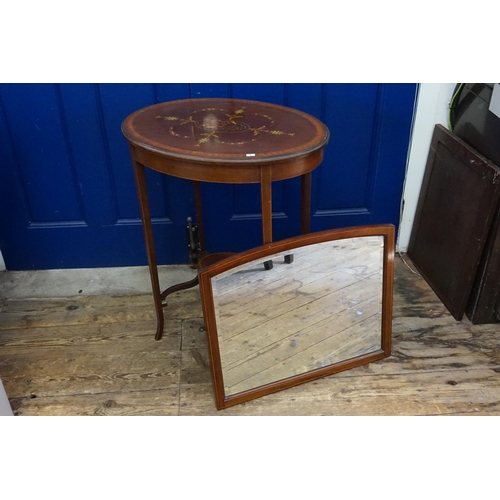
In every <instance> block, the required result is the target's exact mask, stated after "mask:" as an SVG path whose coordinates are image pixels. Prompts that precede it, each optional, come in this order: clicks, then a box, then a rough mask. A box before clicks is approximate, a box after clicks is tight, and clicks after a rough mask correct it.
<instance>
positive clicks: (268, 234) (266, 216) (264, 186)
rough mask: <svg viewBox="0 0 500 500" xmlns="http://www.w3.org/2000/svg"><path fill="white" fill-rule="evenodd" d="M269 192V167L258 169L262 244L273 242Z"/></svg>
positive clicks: (264, 166) (270, 192) (270, 194)
mask: <svg viewBox="0 0 500 500" xmlns="http://www.w3.org/2000/svg"><path fill="white" fill-rule="evenodd" d="M271 196H272V190H271V166H270V165H263V166H261V167H260V201H261V206H262V236H263V243H264V244H266V243H271V242H272V241H273V209H272V198H271Z"/></svg>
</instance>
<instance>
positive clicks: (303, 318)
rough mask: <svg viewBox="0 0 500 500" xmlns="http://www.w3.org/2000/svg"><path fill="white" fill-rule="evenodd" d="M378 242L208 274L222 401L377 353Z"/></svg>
mask: <svg viewBox="0 0 500 500" xmlns="http://www.w3.org/2000/svg"><path fill="white" fill-rule="evenodd" d="M384 242H385V236H384V235H380V234H379V235H368V236H358V237H351V238H344V239H337V240H333V241H332V240H330V241H322V242H316V243H313V244H306V245H304V246H299V247H297V248H293V249H291V250H290V249H289V248H286V249H284V250H283V251H280V252H276V253H274V254H271V255H269V254H267V255H264V256H261V257H259V258H256V259H253V260H250V261H249V262H245V263H243V264H240V265H235V266H233V267H231V268H229V269H226V270H223V271H222V272H219V273H212V274H213V275H212V276H210V280H209V281H205V284H204V286H205V287H209V288H210V291H211V294H208V295H211V297H209V302H210V303H209V304H208V305H207V304H204V307H205V308H207V307H208V308H209V309H210V314H209V317H210V320H209V321H207V329H208V334H209V343H210V347H211V354H212V364H214V363H216V364H217V367H215V370H214V377H215V378H217V377H218V378H219V380H218V384H219V388H220V390H223V393H224V394H223V398H222V400H227V399H228V398H229V399H231V397H233V396H237V395H238V394H240V393H248V391H253V390H254V389H256V388H261V387H264V386H266V387H267V386H269V384H271V385H272V384H274V383H276V382H279V381H283V380H287V379H290V378H293V377H297V376H300V375H303V374H306V373H310V372H314V371H316V370H318V369H322V368H325V367H329V366H333V365H337V364H338V363H342V362H345V361H348V360H353V359H357V358H359V357H365V358H366V359H369V356H367V355H369V354H370V353H375V352H378V353H380V352H381V350H383V337H382V330H383V317H382V316H383V296H384V294H383V280H384V251H385V250H384ZM291 254H292V255H293V257H292V258H291V259H290V257H289V259H288V260H291V261H292V262H291V263H287V262H286V261H285V256H287V255H288V256H290V255H291ZM257 255H262V253H261V254H258V253H257ZM244 260H247V261H248V259H244ZM270 260H272V261H273V265H272V267H271V269H266V268H265V266H264V262H269V261H270ZM236 263H237V262H236ZM226 267H227V266H226ZM266 267H270V266H269V265H268V266H266ZM209 274H210V273H209ZM202 285H203V282H202ZM203 294H204V290H203V287H202V295H203ZM206 296H207V294H206V291H205V297H204V301H205V299H207V297H206ZM210 299H211V300H210ZM215 337H216V338H215ZM214 353H215V356H214ZM385 355H388V354H387V353H386V354H385ZM385 355H382V356H379V357H385ZM365 362H366V361H365ZM213 369H214V367H213ZM319 371H320V372H324V370H319ZM215 382H217V381H215ZM216 386H217V383H216ZM216 390H217V387H216ZM247 399H249V398H247Z"/></svg>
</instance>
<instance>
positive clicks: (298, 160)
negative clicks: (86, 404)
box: [122, 98, 329, 340]
mask: <svg viewBox="0 0 500 500" xmlns="http://www.w3.org/2000/svg"><path fill="white" fill-rule="evenodd" d="M122 133H123V135H124V136H125V138H126V139H127V141H128V144H129V149H130V155H131V157H132V164H133V168H134V175H135V182H136V187H137V195H138V198H139V206H140V211H141V218H142V223H143V228H144V237H145V242H146V252H147V257H148V264H149V272H150V276H151V284H152V288H153V297H154V303H155V309H156V317H157V330H156V336H155V339H156V340H159V339H160V338H161V337H162V333H163V324H164V317H163V307H164V305H165V304H164V303H163V301H164V299H165V297H166V296H167V295H168V294H169V293H172V292H173V291H177V290H180V289H184V288H189V287H191V286H195V285H196V284H197V283H198V280H197V278H195V279H194V280H191V281H190V282H187V283H183V284H179V285H174V286H171V287H170V288H168V289H167V290H165V291H164V292H161V290H160V284H159V278H158V269H157V264H156V255H155V248H154V241H153V231H152V226H151V216H150V210H149V201H148V191H147V187H146V177H145V167H148V168H150V169H153V170H156V171H158V172H162V173H164V174H167V175H172V176H175V177H180V178H183V179H189V180H192V181H193V183H194V191H195V202H196V212H197V218H198V232H199V237H200V242H201V244H203V243H202V242H203V222H202V221H203V219H202V209H201V197H200V188H199V183H200V182H218V183H229V184H251V183H260V185H261V188H260V192H261V208H262V232H263V243H264V244H265V243H271V242H272V200H271V183H272V182H273V181H280V180H284V179H290V178H292V177H297V176H301V214H302V215H301V229H302V233H307V232H309V227H310V202H311V172H312V171H313V170H314V169H315V168H316V167H318V165H320V163H321V161H322V160H323V149H324V147H325V146H326V144H327V143H328V139H329V132H328V128H327V127H326V126H325V125H324V124H323V123H322V122H321V121H320V120H317V119H316V118H314V117H312V116H311V115H309V114H307V113H303V112H302V111H299V110H296V109H292V108H288V107H285V106H279V105H276V104H271V103H265V102H258V101H249V100H243V99H222V98H221V99H217V98H210V99H205V98H199V99H184V100H179V101H170V102H164V103H159V104H155V105H152V106H148V107H146V108H142V109H139V110H138V111H136V112H134V113H132V114H131V115H130V116H128V117H127V118H126V119H125V120H124V122H123V123H122ZM202 250H203V248H202ZM225 255H227V254H225ZM213 261H214V256H211V257H209V258H208V260H207V259H200V264H199V265H200V266H204V265H206V263H208V264H210V263H212V262H213Z"/></svg>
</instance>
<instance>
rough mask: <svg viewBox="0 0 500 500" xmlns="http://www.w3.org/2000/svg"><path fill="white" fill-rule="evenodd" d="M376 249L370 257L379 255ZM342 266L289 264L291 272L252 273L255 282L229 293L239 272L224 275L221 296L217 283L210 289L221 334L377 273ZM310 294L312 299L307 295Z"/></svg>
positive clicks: (256, 322) (240, 330)
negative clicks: (212, 291) (230, 286)
mask: <svg viewBox="0 0 500 500" xmlns="http://www.w3.org/2000/svg"><path fill="white" fill-rule="evenodd" d="M379 250H380V249H379ZM379 250H378V251H377V253H376V255H374V257H377V256H378V255H380V252H379ZM352 253H355V252H352ZM365 257H366V255H365ZM370 257H371V255H370ZM353 258H358V259H359V255H358V256H357V257H356V256H351V259H350V261H352V259H353ZM378 262H380V260H378ZM351 263H352V262H351ZM342 264H345V262H344V261H343V262H334V263H331V262H330V264H327V263H326V262H319V263H317V262H316V264H315V266H314V267H310V266H307V267H306V268H305V269H302V268H301V267H300V265H297V266H295V264H293V265H294V268H293V270H292V271H293V272H288V273H287V274H286V275H285V276H283V274H282V273H273V272H272V271H271V272H267V271H261V270H255V271H254V273H253V274H252V277H255V276H257V277H258V278H257V279H256V280H254V281H253V282H251V281H248V284H247V286H246V287H241V288H237V289H236V290H235V291H234V292H231V293H229V292H228V291H227V290H228V288H227V287H226V285H228V284H229V283H230V281H231V280H232V279H233V276H234V279H235V280H239V278H240V276H239V273H238V274H236V275H233V276H227V277H226V278H224V281H225V282H226V283H225V289H226V293H225V294H224V295H223V296H220V295H219V287H218V283H217V285H216V289H214V297H216V299H215V305H216V312H217V314H218V315H219V316H220V315H223V317H224V321H223V324H224V328H225V334H226V335H228V336H234V335H237V334H239V333H241V332H242V331H245V330H248V329H249V328H251V327H252V324H253V325H257V324H259V323H262V321H265V320H266V319H267V320H269V319H272V318H275V317H276V316H280V315H281V314H283V313H285V312H287V311H290V310H293V309H296V308H298V307H300V306H303V305H304V304H307V303H309V302H311V301H312V300H315V299H317V298H320V297H321V296H322V295H327V294H329V293H332V292H334V291H335V290H339V289H342V288H344V287H346V286H348V285H350V284H353V283H356V281H359V280H364V279H366V278H367V277H368V276H370V274H371V273H373V272H378V273H380V270H379V269H375V268H374V267H373V266H371V267H369V268H363V269H359V268H358V269H357V271H356V270H354V271H353V270H351V269H349V270H347V269H346V267H345V266H343V265H342ZM285 266H288V264H285ZM325 266H327V267H330V266H332V267H333V269H331V270H329V271H325ZM339 268H340V269H339ZM308 285H309V286H308ZM312 292H314V293H315V294H316V297H311V296H310V294H311V293H312ZM221 317H222V316H221Z"/></svg>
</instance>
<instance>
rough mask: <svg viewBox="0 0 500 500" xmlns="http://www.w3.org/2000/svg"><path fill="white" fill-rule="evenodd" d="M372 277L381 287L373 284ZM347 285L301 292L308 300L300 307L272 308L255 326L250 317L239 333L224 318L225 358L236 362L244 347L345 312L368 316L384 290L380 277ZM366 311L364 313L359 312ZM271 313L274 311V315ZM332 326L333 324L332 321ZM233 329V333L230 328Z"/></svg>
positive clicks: (263, 343)
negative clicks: (313, 293)
mask: <svg viewBox="0 0 500 500" xmlns="http://www.w3.org/2000/svg"><path fill="white" fill-rule="evenodd" d="M370 281H371V282H372V284H373V285H375V286H376V287H377V288H376V289H375V291H374V289H373V288H371V287H370V286H369V283H370ZM361 283H362V284H363V285H364V286H360V283H359V282H356V283H355V284H351V286H347V287H343V288H342V289H340V290H335V291H334V292H332V293H329V294H326V295H322V296H321V297H318V298H316V299H315V298H314V297H311V296H305V295H304V296H299V298H300V299H302V300H305V302H304V303H303V304H302V305H301V306H300V307H292V308H287V309H286V311H281V310H279V309H272V308H271V309H270V310H269V316H268V317H266V318H265V320H266V321H265V322H262V321H261V322H260V324H259V325H257V326H255V325H254V324H253V318H252V321H249V328H247V329H243V330H242V331H241V332H240V333H239V334H238V335H236V336H235V335H226V329H225V327H224V320H223V319H222V321H221V325H220V328H219V342H221V343H222V345H223V349H224V360H225V361H226V362H227V363H228V364H231V363H234V361H235V360H241V357H242V356H241V351H242V350H244V351H245V352H248V351H249V349H253V350H258V347H259V348H260V349H263V348H266V347H267V346H270V345H272V344H273V343H275V342H279V341H281V340H282V339H284V338H289V337H291V336H293V335H295V334H298V333H300V332H301V331H302V330H304V329H307V328H311V327H312V326H313V325H314V324H319V323H321V322H326V324H328V321H331V320H333V319H335V320H336V322H335V324H337V323H338V317H339V316H340V315H342V314H346V313H348V314H349V315H350V317H352V318H353V319H354V320H357V321H361V320H362V319H363V317H367V316H368V313H367V312H366V309H365V304H364V303H365V302H366V301H368V300H370V299H373V296H374V295H377V289H378V290H380V284H379V283H378V280H377V279H373V280H368V279H367V280H366V282H361ZM378 308H379V309H380V294H378ZM363 310H364V311H365V312H364V316H363V315H360V314H358V312H362V311H363ZM271 313H273V314H272V315H271ZM331 326H332V325H331ZM229 333H232V332H231V330H229Z"/></svg>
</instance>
